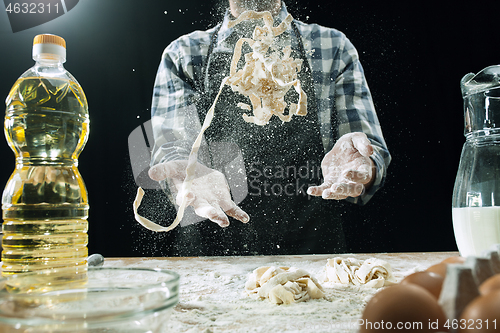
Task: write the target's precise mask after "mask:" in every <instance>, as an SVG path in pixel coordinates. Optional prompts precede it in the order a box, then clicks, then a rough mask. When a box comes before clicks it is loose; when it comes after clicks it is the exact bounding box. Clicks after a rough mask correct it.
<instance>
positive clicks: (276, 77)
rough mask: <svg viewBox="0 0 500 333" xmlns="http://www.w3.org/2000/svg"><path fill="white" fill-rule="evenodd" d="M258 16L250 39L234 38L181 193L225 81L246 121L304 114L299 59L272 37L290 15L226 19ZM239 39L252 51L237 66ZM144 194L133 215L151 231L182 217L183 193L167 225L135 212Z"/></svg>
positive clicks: (140, 191)
mask: <svg viewBox="0 0 500 333" xmlns="http://www.w3.org/2000/svg"><path fill="white" fill-rule="evenodd" d="M258 19H262V20H263V22H264V26H256V27H255V30H254V32H253V37H252V39H250V38H240V39H239V40H238V41H237V42H236V46H235V49H234V54H233V58H232V59H231V70H230V75H229V76H228V77H226V78H224V79H223V80H222V83H221V86H220V89H219V92H218V94H217V96H216V97H215V100H214V102H213V104H212V106H211V107H210V109H209V110H208V112H207V115H206V116H205V120H204V121H203V126H202V128H201V130H200V133H199V134H198V136H197V138H196V140H195V142H194V144H193V147H192V148H191V153H190V154H189V160H188V165H187V168H186V178H185V179H184V182H183V184H182V187H183V188H182V193H186V194H187V193H189V192H190V189H191V185H192V183H193V179H194V177H195V169H196V163H197V160H198V150H199V148H200V144H201V140H202V137H203V134H204V133H205V130H206V129H207V128H208V127H209V126H210V124H211V122H212V119H213V117H214V110H215V105H216V104H217V100H218V99H219V96H220V94H221V91H222V88H223V87H224V86H225V85H229V86H231V88H232V90H233V91H235V92H239V93H240V94H242V95H244V96H247V97H248V98H249V99H250V102H251V104H252V106H250V105H248V104H245V103H238V107H240V108H241V109H244V110H248V111H251V110H252V108H253V115H252V116H249V115H247V114H246V113H245V114H243V119H244V120H245V121H246V122H249V123H254V124H256V125H260V126H263V125H266V124H268V123H269V120H270V119H271V117H272V116H273V115H275V116H277V117H279V118H280V119H281V120H282V121H284V122H288V121H290V120H291V118H292V116H294V115H297V116H305V115H306V114H307V95H306V94H305V92H304V90H303V89H302V87H301V85H300V81H299V80H298V78H297V73H298V72H300V70H301V65H302V60H301V59H294V58H292V57H291V56H290V55H291V52H292V49H291V47H290V46H289V45H288V46H286V47H284V48H282V49H280V48H279V47H278V46H277V45H276V43H274V41H275V38H276V37H277V36H279V35H281V34H282V33H283V32H285V31H286V30H287V29H288V28H289V26H290V23H291V22H292V20H293V18H292V16H291V15H288V16H287V17H286V19H285V20H284V21H283V22H281V24H280V25H278V26H277V27H273V17H272V15H271V13H270V12H255V11H247V12H244V13H242V14H241V15H240V16H239V17H238V18H237V19H236V20H234V21H230V22H229V24H228V27H229V28H231V27H234V26H235V25H236V24H238V23H240V22H242V21H245V20H258ZM243 43H248V45H249V46H250V47H251V48H252V52H249V53H247V54H245V65H244V66H243V68H241V69H238V68H237V64H238V61H239V60H240V58H241V48H242V46H243ZM292 86H293V87H294V89H295V91H296V92H297V94H298V95H299V100H298V104H295V103H291V104H290V107H289V110H288V114H287V115H285V114H284V112H285V108H286V107H287V106H288V105H287V103H286V102H285V94H286V93H287V92H288V91H289V90H290V88H291V87H292ZM143 196H144V190H143V189H142V188H140V187H139V188H138V190H137V195H136V198H135V200H134V204H133V208H134V216H135V219H136V220H137V221H138V222H139V223H140V224H141V225H143V226H144V227H145V228H147V229H149V230H152V231H157V232H161V231H170V230H172V229H174V228H175V227H176V226H177V225H178V224H179V223H180V221H181V220H182V218H183V216H184V210H185V209H186V207H187V205H188V199H187V196H186V195H184V197H183V198H182V201H181V204H180V206H179V210H178V211H177V216H176V218H175V220H174V222H172V224H171V225H170V226H168V227H163V226H160V225H158V224H156V223H154V222H152V221H150V220H148V219H146V218H144V217H142V216H140V215H139V214H138V213H137V210H138V208H139V206H140V204H141V201H142V198H143Z"/></svg>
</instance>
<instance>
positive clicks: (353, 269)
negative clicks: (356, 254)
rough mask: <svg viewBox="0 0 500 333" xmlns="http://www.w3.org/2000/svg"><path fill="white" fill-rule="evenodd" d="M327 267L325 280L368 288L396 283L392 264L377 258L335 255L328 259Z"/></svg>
mask: <svg viewBox="0 0 500 333" xmlns="http://www.w3.org/2000/svg"><path fill="white" fill-rule="evenodd" d="M325 269H326V279H325V282H332V283H336V284H343V285H355V286H365V287H368V288H380V287H383V286H387V285H391V284H395V283H396V279H395V277H394V275H393V273H392V267H391V265H390V264H389V263H388V262H387V261H384V260H380V259H376V258H370V259H366V260H365V261H361V260H357V259H354V258H346V259H344V258H340V257H335V258H333V259H328V261H327V263H326V268H325Z"/></svg>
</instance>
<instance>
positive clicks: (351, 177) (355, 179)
mask: <svg viewBox="0 0 500 333" xmlns="http://www.w3.org/2000/svg"><path fill="white" fill-rule="evenodd" d="M372 153H373V147H372V145H371V143H370V140H368V137H367V136H366V134H365V133H362V132H354V133H348V134H345V135H343V136H342V137H341V138H340V139H339V140H338V141H337V142H336V143H335V146H334V147H333V148H332V150H330V151H329V152H328V153H327V154H326V155H325V157H324V158H323V161H322V162H321V170H322V171H323V177H324V180H323V184H321V185H319V186H311V187H309V188H308V190H307V193H308V194H309V195H313V196H321V197H322V198H323V199H335V200H342V199H345V198H347V197H357V196H360V195H361V194H363V193H364V191H365V188H368V187H369V186H371V184H372V183H373V181H374V179H375V163H374V162H373V160H372V159H371V158H370V155H371V154H372Z"/></svg>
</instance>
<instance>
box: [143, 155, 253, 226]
mask: <svg viewBox="0 0 500 333" xmlns="http://www.w3.org/2000/svg"><path fill="white" fill-rule="evenodd" d="M187 165H188V161H187V160H180V161H169V162H165V163H160V164H157V165H155V166H153V167H151V169H149V177H150V178H151V179H153V180H156V181H161V180H165V179H167V178H168V180H170V181H171V182H168V183H171V184H172V186H173V187H174V188H171V189H170V190H171V191H172V192H173V193H177V195H176V196H175V197H176V203H177V205H180V204H181V202H182V198H183V197H184V196H187V200H188V204H189V205H190V206H193V208H194V211H195V213H196V214H197V215H199V216H201V217H204V218H207V219H209V220H210V221H212V222H215V223H217V224H219V225H220V226H221V227H227V226H228V225H229V218H228V217H227V216H228V215H229V216H231V217H233V218H235V219H237V220H239V221H241V222H243V223H247V222H248V221H249V220H250V217H249V216H248V214H247V213H245V212H244V211H243V210H242V209H241V208H240V207H238V206H237V205H236V204H235V203H234V201H233V200H231V193H230V190H229V186H228V185H227V181H226V177H225V176H224V175H223V174H222V173H221V172H219V171H217V170H213V169H210V168H207V167H206V166H204V165H203V164H200V163H197V164H196V176H195V177H194V179H193V183H192V185H191V190H190V191H189V192H188V193H183V190H182V184H183V182H184V179H185V178H186V168H187ZM172 186H171V187H172ZM226 214H227V215H226Z"/></svg>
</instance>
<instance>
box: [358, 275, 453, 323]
mask: <svg viewBox="0 0 500 333" xmlns="http://www.w3.org/2000/svg"><path fill="white" fill-rule="evenodd" d="M445 321H446V316H445V314H444V312H443V310H442V309H441V307H440V306H439V304H438V302H437V300H436V298H435V297H434V296H433V295H432V294H431V293H430V292H428V291H427V290H426V289H424V288H422V287H420V286H417V285H415V284H411V283H408V284H398V285H394V286H391V287H387V288H385V289H382V290H381V291H379V292H378V293H376V294H375V295H374V296H373V297H372V298H371V299H370V301H369V302H368V304H366V307H365V309H364V311H363V316H362V319H361V320H360V321H359V322H358V323H359V325H360V326H359V328H360V330H359V332H385V331H388V330H408V331H413V332H440V331H441V332H444V331H447V329H446V328H445V327H444V324H445Z"/></svg>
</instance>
